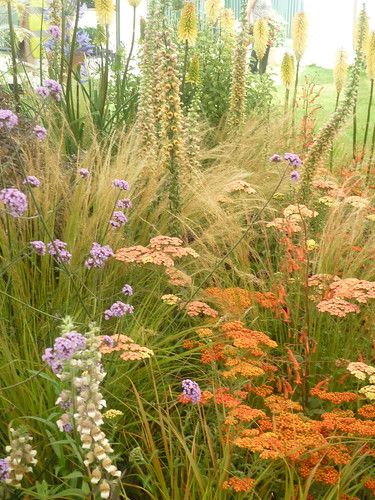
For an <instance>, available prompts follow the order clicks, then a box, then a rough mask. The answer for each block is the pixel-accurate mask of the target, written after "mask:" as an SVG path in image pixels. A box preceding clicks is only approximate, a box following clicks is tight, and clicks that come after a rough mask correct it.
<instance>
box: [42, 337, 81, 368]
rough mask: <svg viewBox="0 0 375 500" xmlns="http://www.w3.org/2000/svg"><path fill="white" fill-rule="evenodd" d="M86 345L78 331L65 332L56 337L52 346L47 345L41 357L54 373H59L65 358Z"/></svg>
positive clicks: (68, 357)
mask: <svg viewBox="0 0 375 500" xmlns="http://www.w3.org/2000/svg"><path fill="white" fill-rule="evenodd" d="M85 347H86V338H85V337H84V336H83V335H81V334H80V333H78V332H75V331H73V332H69V333H65V334H64V335H63V336H62V337H57V338H56V339H55V343H54V345H53V348H51V347H47V349H46V350H45V352H44V354H43V356H42V359H43V361H44V362H45V363H47V364H48V365H49V366H50V367H51V368H52V371H53V372H54V373H60V372H61V370H62V364H63V362H64V361H66V360H67V359H71V358H72V357H73V355H74V354H75V353H76V352H77V351H81V350H82V349H84V348H85Z"/></svg>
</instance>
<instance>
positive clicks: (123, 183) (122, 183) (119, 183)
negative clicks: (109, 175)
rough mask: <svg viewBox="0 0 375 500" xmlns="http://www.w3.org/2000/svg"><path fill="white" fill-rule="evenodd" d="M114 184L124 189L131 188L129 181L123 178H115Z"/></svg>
mask: <svg viewBox="0 0 375 500" xmlns="http://www.w3.org/2000/svg"><path fill="white" fill-rule="evenodd" d="M112 186H113V187H117V188H119V189H122V190H123V191H128V190H129V183H128V182H126V181H124V180H123V179H114V180H113V181H112Z"/></svg>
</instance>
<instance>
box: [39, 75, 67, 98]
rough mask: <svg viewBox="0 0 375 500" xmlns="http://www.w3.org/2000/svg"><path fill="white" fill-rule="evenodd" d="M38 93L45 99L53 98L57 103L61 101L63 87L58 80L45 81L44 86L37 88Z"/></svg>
mask: <svg viewBox="0 0 375 500" xmlns="http://www.w3.org/2000/svg"><path fill="white" fill-rule="evenodd" d="M36 92H37V93H38V94H39V95H40V97H43V98H44V99H46V98H47V97H52V99H54V100H55V101H57V102H60V101H61V96H62V87H61V85H60V84H59V82H57V81H56V80H52V79H50V78H48V79H47V80H44V82H43V85H41V86H39V87H37V88H36Z"/></svg>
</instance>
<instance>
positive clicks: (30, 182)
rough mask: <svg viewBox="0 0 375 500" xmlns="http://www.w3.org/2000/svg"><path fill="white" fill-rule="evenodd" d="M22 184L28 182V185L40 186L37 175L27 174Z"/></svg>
mask: <svg viewBox="0 0 375 500" xmlns="http://www.w3.org/2000/svg"><path fill="white" fill-rule="evenodd" d="M22 184H28V185H29V186H31V187H34V188H36V187H39V186H40V180H39V179H38V177H35V175H28V176H27V177H26V179H25V180H24V181H23V183H22Z"/></svg>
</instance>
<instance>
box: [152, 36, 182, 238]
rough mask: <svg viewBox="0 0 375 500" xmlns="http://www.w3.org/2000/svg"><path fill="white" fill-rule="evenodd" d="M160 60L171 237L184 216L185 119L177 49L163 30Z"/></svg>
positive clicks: (163, 153) (162, 149)
mask: <svg viewBox="0 0 375 500" xmlns="http://www.w3.org/2000/svg"><path fill="white" fill-rule="evenodd" d="M157 57H158V59H159V61H160V68H159V83H158V84H157V86H156V92H158V93H159V95H160V103H159V107H160V110H159V119H160V163H161V167H162V168H164V169H166V170H168V171H169V182H168V190H169V209H170V219H169V230H170V233H171V234H172V235H177V234H179V232H180V224H179V221H178V216H179V215H180V214H181V197H180V170H181V167H182V166H183V163H184V160H185V151H184V132H183V116H182V107H181V98H180V79H179V71H178V57H177V47H176V45H175V44H174V43H173V41H172V35H171V32H170V30H169V29H168V28H164V30H163V45H162V47H160V49H159V54H158V55H157Z"/></svg>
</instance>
